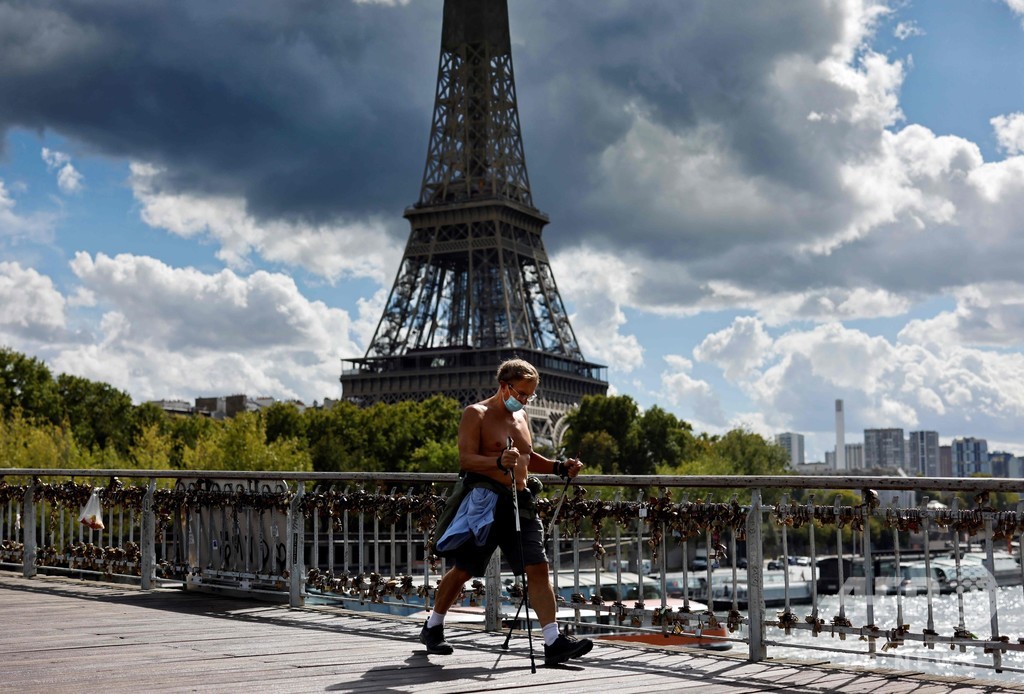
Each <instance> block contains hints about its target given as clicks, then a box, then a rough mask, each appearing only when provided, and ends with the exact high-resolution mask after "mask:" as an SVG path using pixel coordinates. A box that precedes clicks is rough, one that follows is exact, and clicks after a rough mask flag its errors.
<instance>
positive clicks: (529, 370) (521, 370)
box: [498, 359, 540, 385]
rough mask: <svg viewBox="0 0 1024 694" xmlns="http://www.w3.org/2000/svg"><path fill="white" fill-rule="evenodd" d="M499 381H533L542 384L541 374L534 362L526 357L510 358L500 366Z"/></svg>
mask: <svg viewBox="0 0 1024 694" xmlns="http://www.w3.org/2000/svg"><path fill="white" fill-rule="evenodd" d="M498 381H499V382H503V383H511V382H512V381H533V382H534V383H536V384H537V385H540V374H539V373H538V372H537V369H536V368H534V366H533V364H531V363H530V362H528V361H526V360H525V359H508V360H506V361H503V362H502V363H501V366H499V367H498Z"/></svg>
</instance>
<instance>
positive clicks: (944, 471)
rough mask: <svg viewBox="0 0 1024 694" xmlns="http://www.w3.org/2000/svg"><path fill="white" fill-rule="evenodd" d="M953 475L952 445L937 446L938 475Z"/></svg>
mask: <svg viewBox="0 0 1024 694" xmlns="http://www.w3.org/2000/svg"><path fill="white" fill-rule="evenodd" d="M952 476H953V447H952V446H939V477H952Z"/></svg>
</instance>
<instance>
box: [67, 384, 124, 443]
mask: <svg viewBox="0 0 1024 694" xmlns="http://www.w3.org/2000/svg"><path fill="white" fill-rule="evenodd" d="M57 392H58V393H59V394H60V401H61V410H62V416H63V418H65V419H66V420H67V421H68V422H69V423H70V425H71V430H72V432H73V433H74V435H75V440H76V441H78V443H79V445H81V446H82V447H84V448H87V449H100V450H102V449H105V448H107V447H111V446H112V447H113V448H115V449H116V450H117V451H118V452H119V453H122V454H123V453H127V451H128V449H129V447H130V446H131V442H132V424H133V418H132V414H133V406H132V399H131V397H130V396H129V395H128V393H125V392H124V391H120V390H117V389H116V388H114V387H113V386H110V385H107V384H106V383H99V382H96V381H90V380H88V379H85V378H81V377H79V376H70V375H68V374H61V375H60V376H58V377H57Z"/></svg>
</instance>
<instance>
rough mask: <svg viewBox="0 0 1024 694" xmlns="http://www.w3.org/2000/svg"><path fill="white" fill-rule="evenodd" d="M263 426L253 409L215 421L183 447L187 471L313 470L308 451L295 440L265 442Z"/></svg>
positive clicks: (265, 435)
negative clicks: (203, 432) (194, 441)
mask: <svg viewBox="0 0 1024 694" xmlns="http://www.w3.org/2000/svg"><path fill="white" fill-rule="evenodd" d="M266 441H267V431H266V425H265V423H264V422H263V419H262V418H261V417H260V416H259V415H257V414H255V413H252V412H243V413H241V414H239V415H237V416H235V417H233V418H231V419H228V420H225V421H223V422H218V426H214V427H212V428H210V429H209V430H208V432H206V434H205V435H203V436H201V437H200V438H199V440H198V441H197V442H196V445H195V447H194V448H186V449H185V451H184V458H183V462H184V464H185V467H186V468H187V469H189V470H293V471H298V472H304V471H311V470H312V469H313V466H312V463H311V461H310V458H309V454H308V453H307V452H306V451H305V450H304V447H302V446H300V445H299V444H298V442H297V441H296V440H295V439H278V440H277V441H274V442H273V443H269V444H268V443H267V442H266Z"/></svg>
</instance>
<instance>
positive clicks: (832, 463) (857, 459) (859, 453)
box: [825, 443, 864, 470]
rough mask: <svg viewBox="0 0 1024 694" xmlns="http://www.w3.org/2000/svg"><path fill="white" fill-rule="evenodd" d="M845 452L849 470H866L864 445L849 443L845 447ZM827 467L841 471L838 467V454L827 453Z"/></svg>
mask: <svg viewBox="0 0 1024 694" xmlns="http://www.w3.org/2000/svg"><path fill="white" fill-rule="evenodd" d="M843 450H844V459H845V460H846V469H847V470H863V469H864V444H863V443H848V444H846V445H845V446H843ZM825 467H828V468H832V469H833V470H838V469H839V468H837V467H836V454H835V453H834V452H833V451H825Z"/></svg>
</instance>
